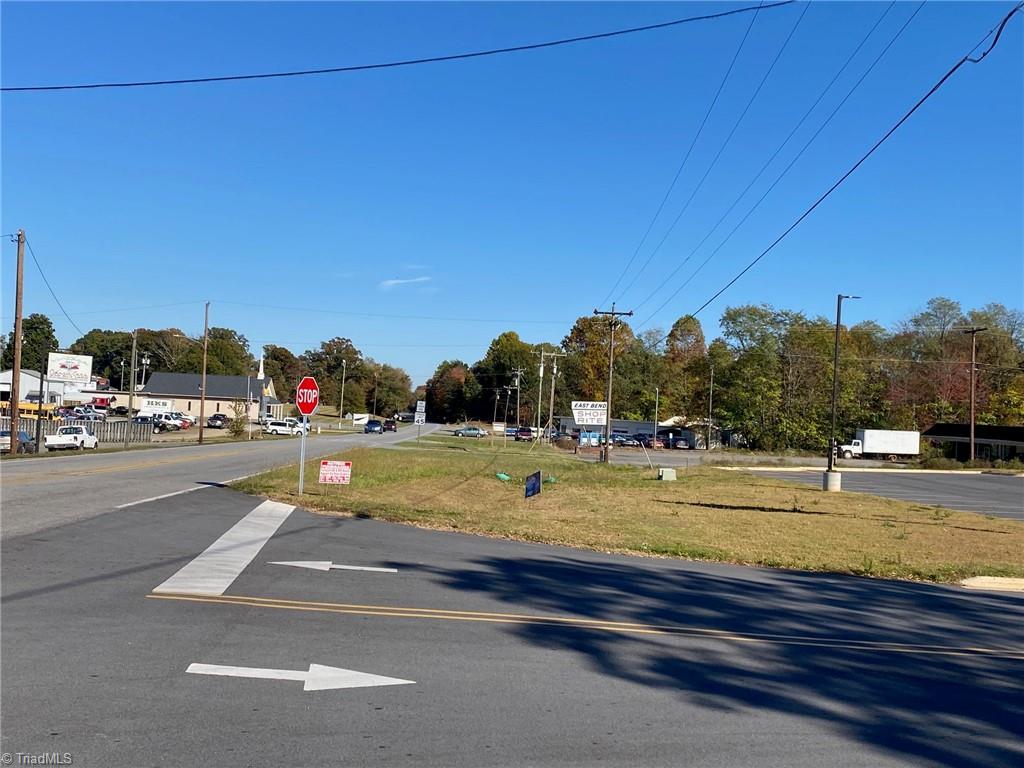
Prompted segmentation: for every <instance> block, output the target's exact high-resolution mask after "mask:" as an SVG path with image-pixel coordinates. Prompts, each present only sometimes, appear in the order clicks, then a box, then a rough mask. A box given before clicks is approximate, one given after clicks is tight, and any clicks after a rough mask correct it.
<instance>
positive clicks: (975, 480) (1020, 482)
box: [750, 468, 1024, 520]
mask: <svg viewBox="0 0 1024 768" xmlns="http://www.w3.org/2000/svg"><path fill="white" fill-rule="evenodd" d="M750 471H752V472H757V473H758V474H767V475H769V476H771V477H777V478H779V479H780V480H795V481H797V482H802V483H808V484H809V485H816V486H818V487H821V472H820V471H807V472H779V471H778V470H774V471H773V470H765V469H754V468H751V470H750ZM843 490H844V491H857V492H859V493H872V494H874V495H876V496H885V497H886V498H890V499H903V500H905V501H918V502H921V503H922V504H930V505H935V506H941V507H948V508H949V509H960V510H964V511H967V512H982V513H984V514H986V515H994V516H996V517H1008V518H1010V519H1012V520H1024V477H1014V476H1012V475H982V474H976V475H975V474H960V473H957V474H952V473H941V472H921V471H910V470H908V471H906V472H900V471H898V470H885V471H882V472H843Z"/></svg>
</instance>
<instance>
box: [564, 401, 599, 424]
mask: <svg viewBox="0 0 1024 768" xmlns="http://www.w3.org/2000/svg"><path fill="white" fill-rule="evenodd" d="M572 417H573V419H574V420H575V421H576V423H577V424H578V425H579V426H581V427H584V426H586V427H597V426H601V427H603V426H604V425H605V424H607V423H608V403H606V402H604V401H603V400H601V401H599V402H592V401H590V400H573V401H572Z"/></svg>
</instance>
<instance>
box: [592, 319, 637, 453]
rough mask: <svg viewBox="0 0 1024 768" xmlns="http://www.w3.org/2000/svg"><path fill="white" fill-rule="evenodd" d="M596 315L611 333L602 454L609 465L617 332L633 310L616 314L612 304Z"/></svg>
mask: <svg viewBox="0 0 1024 768" xmlns="http://www.w3.org/2000/svg"><path fill="white" fill-rule="evenodd" d="M594 314H595V315H601V316H603V317H606V318H608V324H609V328H610V332H609V335H608V399H607V401H606V407H607V409H608V410H607V411H606V413H607V414H608V415H607V417H606V418H605V422H604V453H603V454H602V461H604V463H605V464H607V463H608V462H609V460H610V456H609V453H610V449H611V447H612V374H613V372H614V370H615V331H616V329H617V328H618V327H619V318H620V317H632V316H633V310H630V311H629V312H616V311H615V302H614V301H613V302H612V308H611V309H610V310H607V311H604V310H599V309H595V310H594Z"/></svg>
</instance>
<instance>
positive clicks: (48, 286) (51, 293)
mask: <svg viewBox="0 0 1024 768" xmlns="http://www.w3.org/2000/svg"><path fill="white" fill-rule="evenodd" d="M25 245H27V246H28V252H29V253H30V254H31V256H32V261H33V262H35V265H36V269H38V270H39V276H40V277H41V278H43V282H44V283H46V288H47V290H49V291H50V295H51V296H53V300H54V301H55V302H57V306H58V307H59V308H60V311H61V313H62V314H63V315H64V317H66V318H67V321H68V322H69V323H71V327H72V328H74V329H75V330H76V331H78V335H79V336H85V333H84V332H83V331H82V329H81V328H79V327H78V324H77V323H76V322H75V321H74V320H72V319H71V315H69V314H68V313H67V310H65V309H64V305H63V304H61V303H60V299H58V298H57V294H56V293H55V292H54V290H53V286H52V285H50V281H49V280H47V279H46V273H45V272H43V268H42V266H41V265H40V264H39V259H37V258H36V252H35V251H34V250H32V243H31V242H29V239H28V237H26V238H25Z"/></svg>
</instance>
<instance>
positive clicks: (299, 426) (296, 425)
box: [284, 416, 310, 435]
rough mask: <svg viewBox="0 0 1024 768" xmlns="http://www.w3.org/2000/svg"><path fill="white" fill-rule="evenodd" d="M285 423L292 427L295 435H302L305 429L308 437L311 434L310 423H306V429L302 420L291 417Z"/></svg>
mask: <svg viewBox="0 0 1024 768" xmlns="http://www.w3.org/2000/svg"><path fill="white" fill-rule="evenodd" d="M284 421H285V423H287V424H288V425H289V426H291V427H292V429H293V431H294V434H296V435H301V434H302V430H303V429H305V430H306V434H307V435H308V434H309V427H310V425H309V422H306V425H305V427H303V422H302V421H301V420H299V419H296V418H292V417H291V416H288V417H287V418H286V419H285V420H284Z"/></svg>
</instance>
